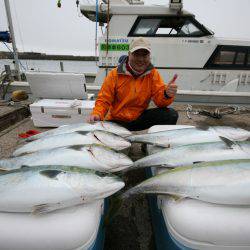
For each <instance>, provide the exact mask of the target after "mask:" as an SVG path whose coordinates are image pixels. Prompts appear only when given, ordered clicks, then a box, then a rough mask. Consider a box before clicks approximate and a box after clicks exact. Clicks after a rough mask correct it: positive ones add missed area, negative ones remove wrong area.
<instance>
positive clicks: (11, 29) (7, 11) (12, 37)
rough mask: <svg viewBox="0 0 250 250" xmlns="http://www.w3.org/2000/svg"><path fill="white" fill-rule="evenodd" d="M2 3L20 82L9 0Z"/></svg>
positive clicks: (18, 76)
mask: <svg viewBox="0 0 250 250" xmlns="http://www.w3.org/2000/svg"><path fill="white" fill-rule="evenodd" d="M4 3H5V10H6V15H7V20H8V25H9V31H10V34H11V41H12V47H13V52H14V62H15V65H14V66H15V70H16V75H17V79H18V81H20V80H21V77H20V68H19V61H18V51H17V47H16V40H15V34H14V28H13V23H12V17H11V12H10V2H9V0H4Z"/></svg>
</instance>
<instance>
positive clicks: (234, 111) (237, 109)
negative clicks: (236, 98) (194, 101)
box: [186, 104, 250, 119]
mask: <svg viewBox="0 0 250 250" xmlns="http://www.w3.org/2000/svg"><path fill="white" fill-rule="evenodd" d="M242 113H250V108H247V107H244V106H236V105H234V106H225V107H220V108H216V109H215V110H214V111H208V110H205V109H197V110H193V107H192V105H190V104H189V105H188V106H187V108H186V115H187V117H188V119H192V117H191V114H193V115H202V116H207V117H211V118H215V119H221V118H222V117H223V116H224V115H239V114H242Z"/></svg>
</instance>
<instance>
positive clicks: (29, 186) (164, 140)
mask: <svg viewBox="0 0 250 250" xmlns="http://www.w3.org/2000/svg"><path fill="white" fill-rule="evenodd" d="M169 128H170V129H169V130H164V131H161V132H155V133H144V134H139V135H132V134H131V132H129V131H128V130H126V129H125V128H123V127H120V126H118V125H116V124H113V123H109V122H97V123H95V124H84V123H82V124H74V125H67V126H62V127H59V128H56V129H53V130H49V131H46V132H44V133H40V134H37V135H35V136H32V137H29V138H28V139H26V141H27V142H28V143H26V144H25V145H23V146H21V147H20V148H18V149H17V150H16V151H15V152H14V153H13V156H14V157H12V158H8V159H2V160H0V171H1V174H0V193H1V199H0V211H2V212H32V213H46V212H50V211H54V210H57V209H61V208H66V207H70V206H75V205H79V204H83V203H87V202H92V201H94V200H97V199H103V198H106V197H108V196H110V195H112V194H114V193H116V192H117V191H119V190H120V189H122V188H123V187H124V185H125V184H124V182H123V180H122V179H121V178H119V177H118V176H116V175H114V172H117V171H125V170H130V169H134V168H139V167H150V166H161V167H164V168H165V167H167V168H169V167H171V168H176V169H174V170H168V171H165V172H164V173H162V174H159V175H157V176H155V177H152V178H150V179H148V180H145V181H144V182H142V183H141V184H139V185H137V186H135V187H133V188H132V189H130V190H128V191H126V192H125V193H124V194H123V195H122V197H123V198H126V197H129V196H130V195H132V194H136V193H159V194H171V195H175V196H179V197H191V198H195V199H200V200H203V201H208V202H213V203H220V204H235V205H236V204H237V205H250V194H249V192H248V187H249V186H250V143H249V141H247V139H248V138H249V137H250V132H249V131H247V130H243V129H239V128H231V127H211V128H205V127H203V128H201V127H199V128H197V127H192V126H187V127H182V128H178V129H177V127H176V126H170V127H169ZM131 142H141V143H147V144H153V145H156V146H158V147H157V150H156V152H155V153H154V154H152V155H150V156H147V157H145V158H142V159H140V160H138V161H136V162H132V160H131V159H130V158H129V157H128V156H127V155H125V154H123V153H121V152H119V150H123V149H126V148H129V147H130V146H131ZM204 161H205V162H206V163H199V162H204ZM193 163H196V164H193ZM183 166H184V167H183Z"/></svg>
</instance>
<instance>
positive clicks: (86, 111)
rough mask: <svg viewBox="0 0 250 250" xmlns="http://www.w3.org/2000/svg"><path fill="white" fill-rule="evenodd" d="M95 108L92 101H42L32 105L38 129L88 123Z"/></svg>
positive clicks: (33, 117) (34, 120)
mask: <svg viewBox="0 0 250 250" xmlns="http://www.w3.org/2000/svg"><path fill="white" fill-rule="evenodd" d="M94 106H95V101H92V100H62V99H41V100H39V101H37V102H34V103H33V104H31V105H30V111H31V115H32V120H33V122H34V125H35V126H36V127H58V126H62V125H67V124H73V123H80V122H86V121H87V118H88V116H89V115H90V113H91V112H92V109H93V108H94Z"/></svg>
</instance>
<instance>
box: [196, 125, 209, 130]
mask: <svg viewBox="0 0 250 250" xmlns="http://www.w3.org/2000/svg"><path fill="white" fill-rule="evenodd" d="M195 128H197V129H199V130H204V131H206V130H208V129H209V126H208V125H206V124H198V125H196V126H195Z"/></svg>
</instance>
